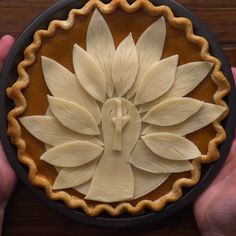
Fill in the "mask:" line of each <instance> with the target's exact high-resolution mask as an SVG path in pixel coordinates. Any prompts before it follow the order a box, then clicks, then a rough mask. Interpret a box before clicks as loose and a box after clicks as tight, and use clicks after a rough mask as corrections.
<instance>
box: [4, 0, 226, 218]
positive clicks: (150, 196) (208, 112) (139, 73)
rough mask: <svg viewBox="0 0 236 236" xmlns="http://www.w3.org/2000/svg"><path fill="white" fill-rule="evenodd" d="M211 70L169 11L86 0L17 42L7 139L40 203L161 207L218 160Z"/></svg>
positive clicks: (221, 113) (112, 209) (221, 89)
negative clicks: (23, 44)
mask: <svg viewBox="0 0 236 236" xmlns="http://www.w3.org/2000/svg"><path fill="white" fill-rule="evenodd" d="M220 68H221V62H220V61H219V60H218V59H217V58H215V57H213V56H212V55H210V54H209V52H208V42H207V41H206V39H204V38H203V37H200V36H196V35H194V33H193V27H192V23H191V21H190V20H189V19H186V18H183V17H175V16H174V15H173V13H172V10H171V9H170V8H169V7H167V6H154V5H153V4H152V3H151V2H149V1H146V0H137V1H135V2H134V3H132V4H131V5H130V4H128V3H127V2H126V1H125V0H122V1H118V0H113V1H111V2H110V3H109V4H104V3H102V2H100V1H97V0H90V1H89V2H87V4H86V5H85V6H84V7H83V8H81V9H73V10H71V11H70V13H69V16H68V19H67V20H65V21H59V20H54V21H52V22H51V23H50V24H49V26H48V29H47V30H38V31H37V32H36V33H35V35H34V41H33V42H32V43H31V44H30V45H29V46H28V47H27V48H26V49H25V59H24V60H23V61H22V62H20V63H19V65H18V72H19V79H18V80H17V81H16V83H15V84H14V85H13V86H12V87H11V88H8V89H7V95H8V96H9V97H10V98H11V99H13V100H14V102H15V108H14V109H13V110H11V111H10V112H9V114H8V121H9V128H8V134H9V136H10V137H11V140H12V142H13V143H14V144H15V145H16V146H17V150H18V152H17V153H18V158H19V161H20V162H22V163H24V164H25V165H27V166H28V167H29V181H30V182H31V183H32V184H33V185H35V186H36V187H41V188H43V189H45V192H46V194H47V195H48V197H49V198H50V199H51V200H53V201H57V200H62V201H63V202H64V203H65V205H66V206H67V207H69V208H73V209H82V210H83V211H84V212H85V213H86V214H88V215H89V216H97V215H99V214H100V213H102V212H104V211H106V212H108V213H109V214H110V215H113V216H117V215H119V214H121V213H123V212H125V211H126V212H128V213H130V214H140V213H142V212H144V210H145V209H151V210H153V211H160V210H161V209H163V208H164V207H165V206H166V205H167V204H168V203H170V202H174V201H177V200H178V199H180V198H181V197H182V190H183V188H184V187H192V186H194V185H196V184H197V183H198V181H199V180H200V177H201V165H202V164H204V163H210V162H213V161H215V160H217V159H218V158H219V157H220V155H219V152H218V149H217V145H218V144H219V143H221V142H223V141H224V139H225V137H226V133H225V130H224V128H223V127H222V126H221V121H222V120H223V119H224V118H225V117H226V116H227V113H228V107H227V104H226V103H225V102H224V101H223V97H224V96H225V95H226V94H227V93H228V92H229V89H230V87H229V84H228V82H227V79H226V78H225V76H224V75H223V73H222V72H221V69H220ZM206 91H207V92H206Z"/></svg>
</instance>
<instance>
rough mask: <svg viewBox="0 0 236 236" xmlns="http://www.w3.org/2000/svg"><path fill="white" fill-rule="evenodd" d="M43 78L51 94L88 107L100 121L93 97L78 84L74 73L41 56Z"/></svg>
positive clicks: (97, 120) (98, 110) (99, 113)
mask: <svg viewBox="0 0 236 236" xmlns="http://www.w3.org/2000/svg"><path fill="white" fill-rule="evenodd" d="M42 68H43V74H44V79H45V82H46V84H47V87H48V89H49V90H50V92H51V93H52V95H53V96H55V97H59V98H63V99H66V100H68V101H71V102H75V103H77V104H78V105H80V106H82V107H84V108H86V109H88V110H89V111H90V112H91V114H92V115H93V116H94V118H95V120H96V122H97V123H98V124H99V123H100V121H101V112H100V109H99V107H98V104H97V102H96V100H95V99H93V98H92V97H91V96H90V95H89V94H88V93H87V92H86V91H85V90H84V89H83V87H82V86H81V85H80V83H79V81H78V80H77V79H76V77H75V75H74V74H73V73H71V72H70V71H69V70H67V69H66V68H65V67H63V66H62V65H61V64H59V63H57V62H56V61H54V60H52V59H50V58H47V57H42Z"/></svg>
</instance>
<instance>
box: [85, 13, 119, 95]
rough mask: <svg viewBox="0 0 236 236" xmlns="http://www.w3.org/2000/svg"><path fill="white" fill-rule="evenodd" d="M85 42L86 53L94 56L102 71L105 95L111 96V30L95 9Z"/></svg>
mask: <svg viewBox="0 0 236 236" xmlns="http://www.w3.org/2000/svg"><path fill="white" fill-rule="evenodd" d="M86 44H87V51H88V53H89V54H90V55H91V56H92V57H93V58H94V60H95V61H96V62H97V63H98V65H99V66H100V68H101V69H102V70H103V72H104V75H105V78H106V88H107V95H108V96H109V97H111V96H112V94H113V90H114V88H113V84H112V76H111V67H112V59H113V56H114V53H115V45H114V41H113V37H112V34H111V31H110V29H109V27H108V25H107V23H106V21H105V20H104V18H103V16H102V15H101V14H100V12H99V11H98V10H97V9H95V11H94V13H93V16H92V18H91V20H90V23H89V26H88V32H87V39H86Z"/></svg>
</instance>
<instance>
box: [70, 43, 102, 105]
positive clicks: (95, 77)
mask: <svg viewBox="0 0 236 236" xmlns="http://www.w3.org/2000/svg"><path fill="white" fill-rule="evenodd" d="M73 65H74V69H75V74H76V77H77V78H78V80H79V82H80V84H81V85H82V86H83V88H84V89H85V90H86V91H87V92H88V93H89V94H90V95H91V96H92V97H93V98H95V99H96V100H98V101H99V102H104V101H105V97H106V80H105V76H104V73H103V71H102V70H101V69H100V67H99V66H98V64H97V63H96V61H95V60H94V59H93V58H92V56H90V55H89V54H88V53H87V52H86V51H85V50H84V49H83V48H81V47H80V46H78V45H76V44H75V45H74V49H73Z"/></svg>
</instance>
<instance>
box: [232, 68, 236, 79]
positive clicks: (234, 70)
mask: <svg viewBox="0 0 236 236" xmlns="http://www.w3.org/2000/svg"><path fill="white" fill-rule="evenodd" d="M231 69H232V73H233V76H234V80H236V68H235V67H232V68H231Z"/></svg>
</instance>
